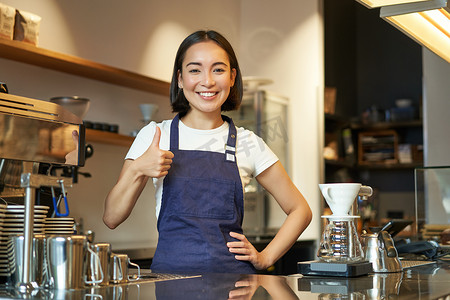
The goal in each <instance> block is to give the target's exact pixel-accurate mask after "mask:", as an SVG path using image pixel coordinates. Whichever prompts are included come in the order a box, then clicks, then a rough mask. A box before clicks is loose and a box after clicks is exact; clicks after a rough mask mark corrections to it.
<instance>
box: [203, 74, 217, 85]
mask: <svg viewBox="0 0 450 300" xmlns="http://www.w3.org/2000/svg"><path fill="white" fill-rule="evenodd" d="M215 84H216V82H215V81H214V78H213V76H212V74H209V73H206V74H205V76H204V78H203V85H204V86H213V85H215Z"/></svg>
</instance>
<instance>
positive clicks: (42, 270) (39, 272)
mask: <svg viewBox="0 0 450 300" xmlns="http://www.w3.org/2000/svg"><path fill="white" fill-rule="evenodd" d="M11 242H12V246H13V247H12V251H10V252H8V258H9V262H10V267H11V281H12V283H13V284H14V285H18V284H20V282H21V280H22V272H23V247H24V237H23V235H15V236H12V237H11ZM44 248H45V235H43V234H35V235H34V237H33V242H32V249H31V256H32V257H31V265H30V272H29V278H28V281H29V282H30V283H31V284H32V285H33V286H34V287H35V288H37V287H42V286H43V285H44V284H45V281H46V275H47V274H46V264H45V251H44Z"/></svg>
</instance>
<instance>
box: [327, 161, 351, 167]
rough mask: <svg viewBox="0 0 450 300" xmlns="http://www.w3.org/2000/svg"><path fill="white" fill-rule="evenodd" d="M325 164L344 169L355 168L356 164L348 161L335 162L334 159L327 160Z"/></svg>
mask: <svg viewBox="0 0 450 300" xmlns="http://www.w3.org/2000/svg"><path fill="white" fill-rule="evenodd" d="M325 164H326V165H329V166H335V167H342V168H354V167H355V163H354V162H352V161H347V160H342V159H339V160H333V159H325Z"/></svg>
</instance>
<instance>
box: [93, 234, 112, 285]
mask: <svg viewBox="0 0 450 300" xmlns="http://www.w3.org/2000/svg"><path fill="white" fill-rule="evenodd" d="M90 247H91V249H92V251H94V252H95V253H96V254H97V255H98V258H99V259H100V266H101V268H102V269H101V273H103V281H102V282H100V283H99V284H100V285H108V284H109V276H110V260H111V244H109V243H96V244H92V245H91V246H90ZM93 257H94V256H89V257H88V266H90V265H91V259H92V258H93ZM98 267H99V266H98V265H96V264H94V272H93V274H92V272H91V269H90V268H88V269H87V272H88V278H92V276H93V275H94V274H100V270H98V269H97V268H98Z"/></svg>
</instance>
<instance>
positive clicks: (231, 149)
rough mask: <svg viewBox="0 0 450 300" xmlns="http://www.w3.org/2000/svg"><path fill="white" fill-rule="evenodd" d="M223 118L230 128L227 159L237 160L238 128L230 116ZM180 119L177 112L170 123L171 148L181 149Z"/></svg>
mask: <svg viewBox="0 0 450 300" xmlns="http://www.w3.org/2000/svg"><path fill="white" fill-rule="evenodd" d="M222 119H223V120H224V121H226V122H228V124H229V128H228V139H227V143H226V144H225V160H226V161H228V162H235V161H236V136H237V130H236V127H235V126H234V123H233V120H232V119H231V118H230V117H227V116H224V115H222ZM179 121H180V116H179V114H177V115H176V116H175V117H174V118H173V120H172V124H170V150H178V149H179V138H178V137H179V130H178V123H179Z"/></svg>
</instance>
